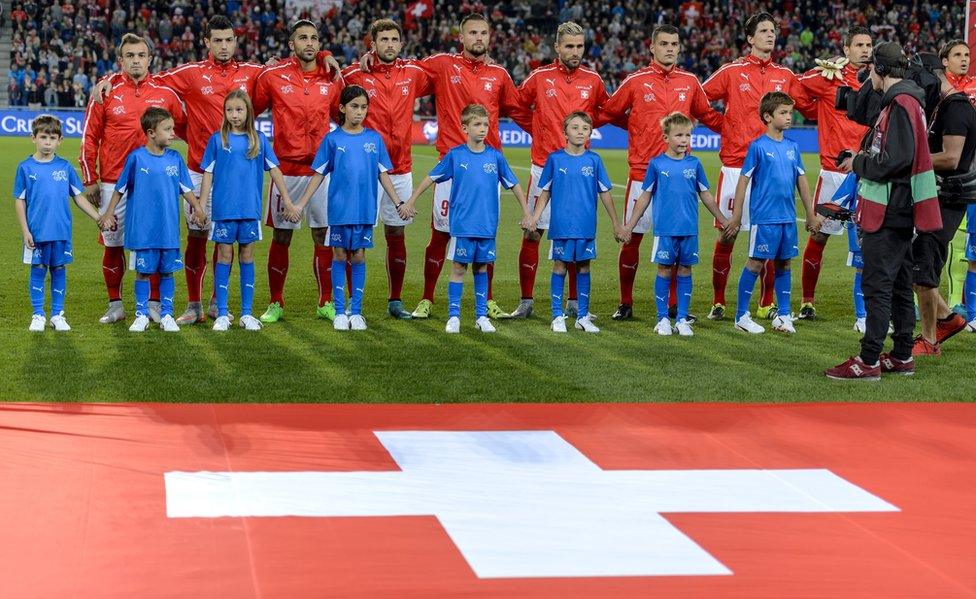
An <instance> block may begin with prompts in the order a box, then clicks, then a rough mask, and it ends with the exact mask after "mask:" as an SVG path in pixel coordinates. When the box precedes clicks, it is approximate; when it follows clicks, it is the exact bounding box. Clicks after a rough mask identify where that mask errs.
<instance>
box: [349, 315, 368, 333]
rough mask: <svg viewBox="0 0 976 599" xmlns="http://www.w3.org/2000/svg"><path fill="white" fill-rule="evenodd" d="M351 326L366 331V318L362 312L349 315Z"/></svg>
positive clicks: (352, 328)
mask: <svg viewBox="0 0 976 599" xmlns="http://www.w3.org/2000/svg"><path fill="white" fill-rule="evenodd" d="M349 328H350V329H351V330H353V331H365V330H366V319H365V318H363V315H362V314H353V315H352V316H350V317H349Z"/></svg>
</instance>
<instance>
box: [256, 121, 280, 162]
mask: <svg viewBox="0 0 976 599" xmlns="http://www.w3.org/2000/svg"><path fill="white" fill-rule="evenodd" d="M258 136H259V137H260V138H261V155H262V156H264V170H266V171H270V170H271V169H273V168H278V165H279V164H280V163H279V161H278V156H277V155H276V154H275V152H274V147H272V145H271V142H270V141H268V136H267V135H265V134H264V133H261V132H260V131H258Z"/></svg>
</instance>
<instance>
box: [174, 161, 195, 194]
mask: <svg viewBox="0 0 976 599" xmlns="http://www.w3.org/2000/svg"><path fill="white" fill-rule="evenodd" d="M177 156H178V157H179V159H180V166H179V168H180V192H181V193H189V192H191V191H193V180H192V179H190V171H189V169H187V168H186V162H184V161H183V157H182V156H180V155H179V154H177Z"/></svg>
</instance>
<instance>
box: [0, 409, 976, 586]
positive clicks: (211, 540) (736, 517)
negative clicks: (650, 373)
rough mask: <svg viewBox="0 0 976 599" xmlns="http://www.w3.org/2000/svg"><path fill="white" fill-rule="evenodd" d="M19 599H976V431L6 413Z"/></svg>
mask: <svg viewBox="0 0 976 599" xmlns="http://www.w3.org/2000/svg"><path fill="white" fill-rule="evenodd" d="M0 456H2V460H0V597H3V598H5V599H10V598H22V597H23V598H31V599H34V598H47V597H51V598H55V597H56V598H62V597H77V598H89V597H91V598H111V597H126V598H132V597H139V598H154V597H228V598H251V597H254V598H258V597H261V598H279V597H280V598H303V597H398V598H402V597H462V596H463V597H603V596H609V597H614V598H620V597H720V598H721V597H749V598H756V597H771V598H772V597H776V598H785V597H884V598H892V597H939V598H949V597H976V565H974V564H976V561H974V556H976V510H974V506H976V408H974V406H971V405H947V404H897V405H895V404H886V405H878V404H870V405H835V404H821V405H779V406H752V405H748V406H743V405H712V404H705V405H702V404H695V405H425V406H387V405H377V406H346V405H64V406H61V405H33V404H0Z"/></svg>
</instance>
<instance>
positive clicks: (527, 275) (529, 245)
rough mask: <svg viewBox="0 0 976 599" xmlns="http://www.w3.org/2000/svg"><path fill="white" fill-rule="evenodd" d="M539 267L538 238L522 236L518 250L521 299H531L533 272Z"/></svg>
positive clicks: (533, 281)
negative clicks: (520, 247) (520, 246)
mask: <svg viewBox="0 0 976 599" xmlns="http://www.w3.org/2000/svg"><path fill="white" fill-rule="evenodd" d="M538 269H539V240H538V239H525V238H524V237H523V238H522V249H520V250H519V287H521V288H522V299H532V296H533V292H534V291H535V273H536V271H537V270H538Z"/></svg>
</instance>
